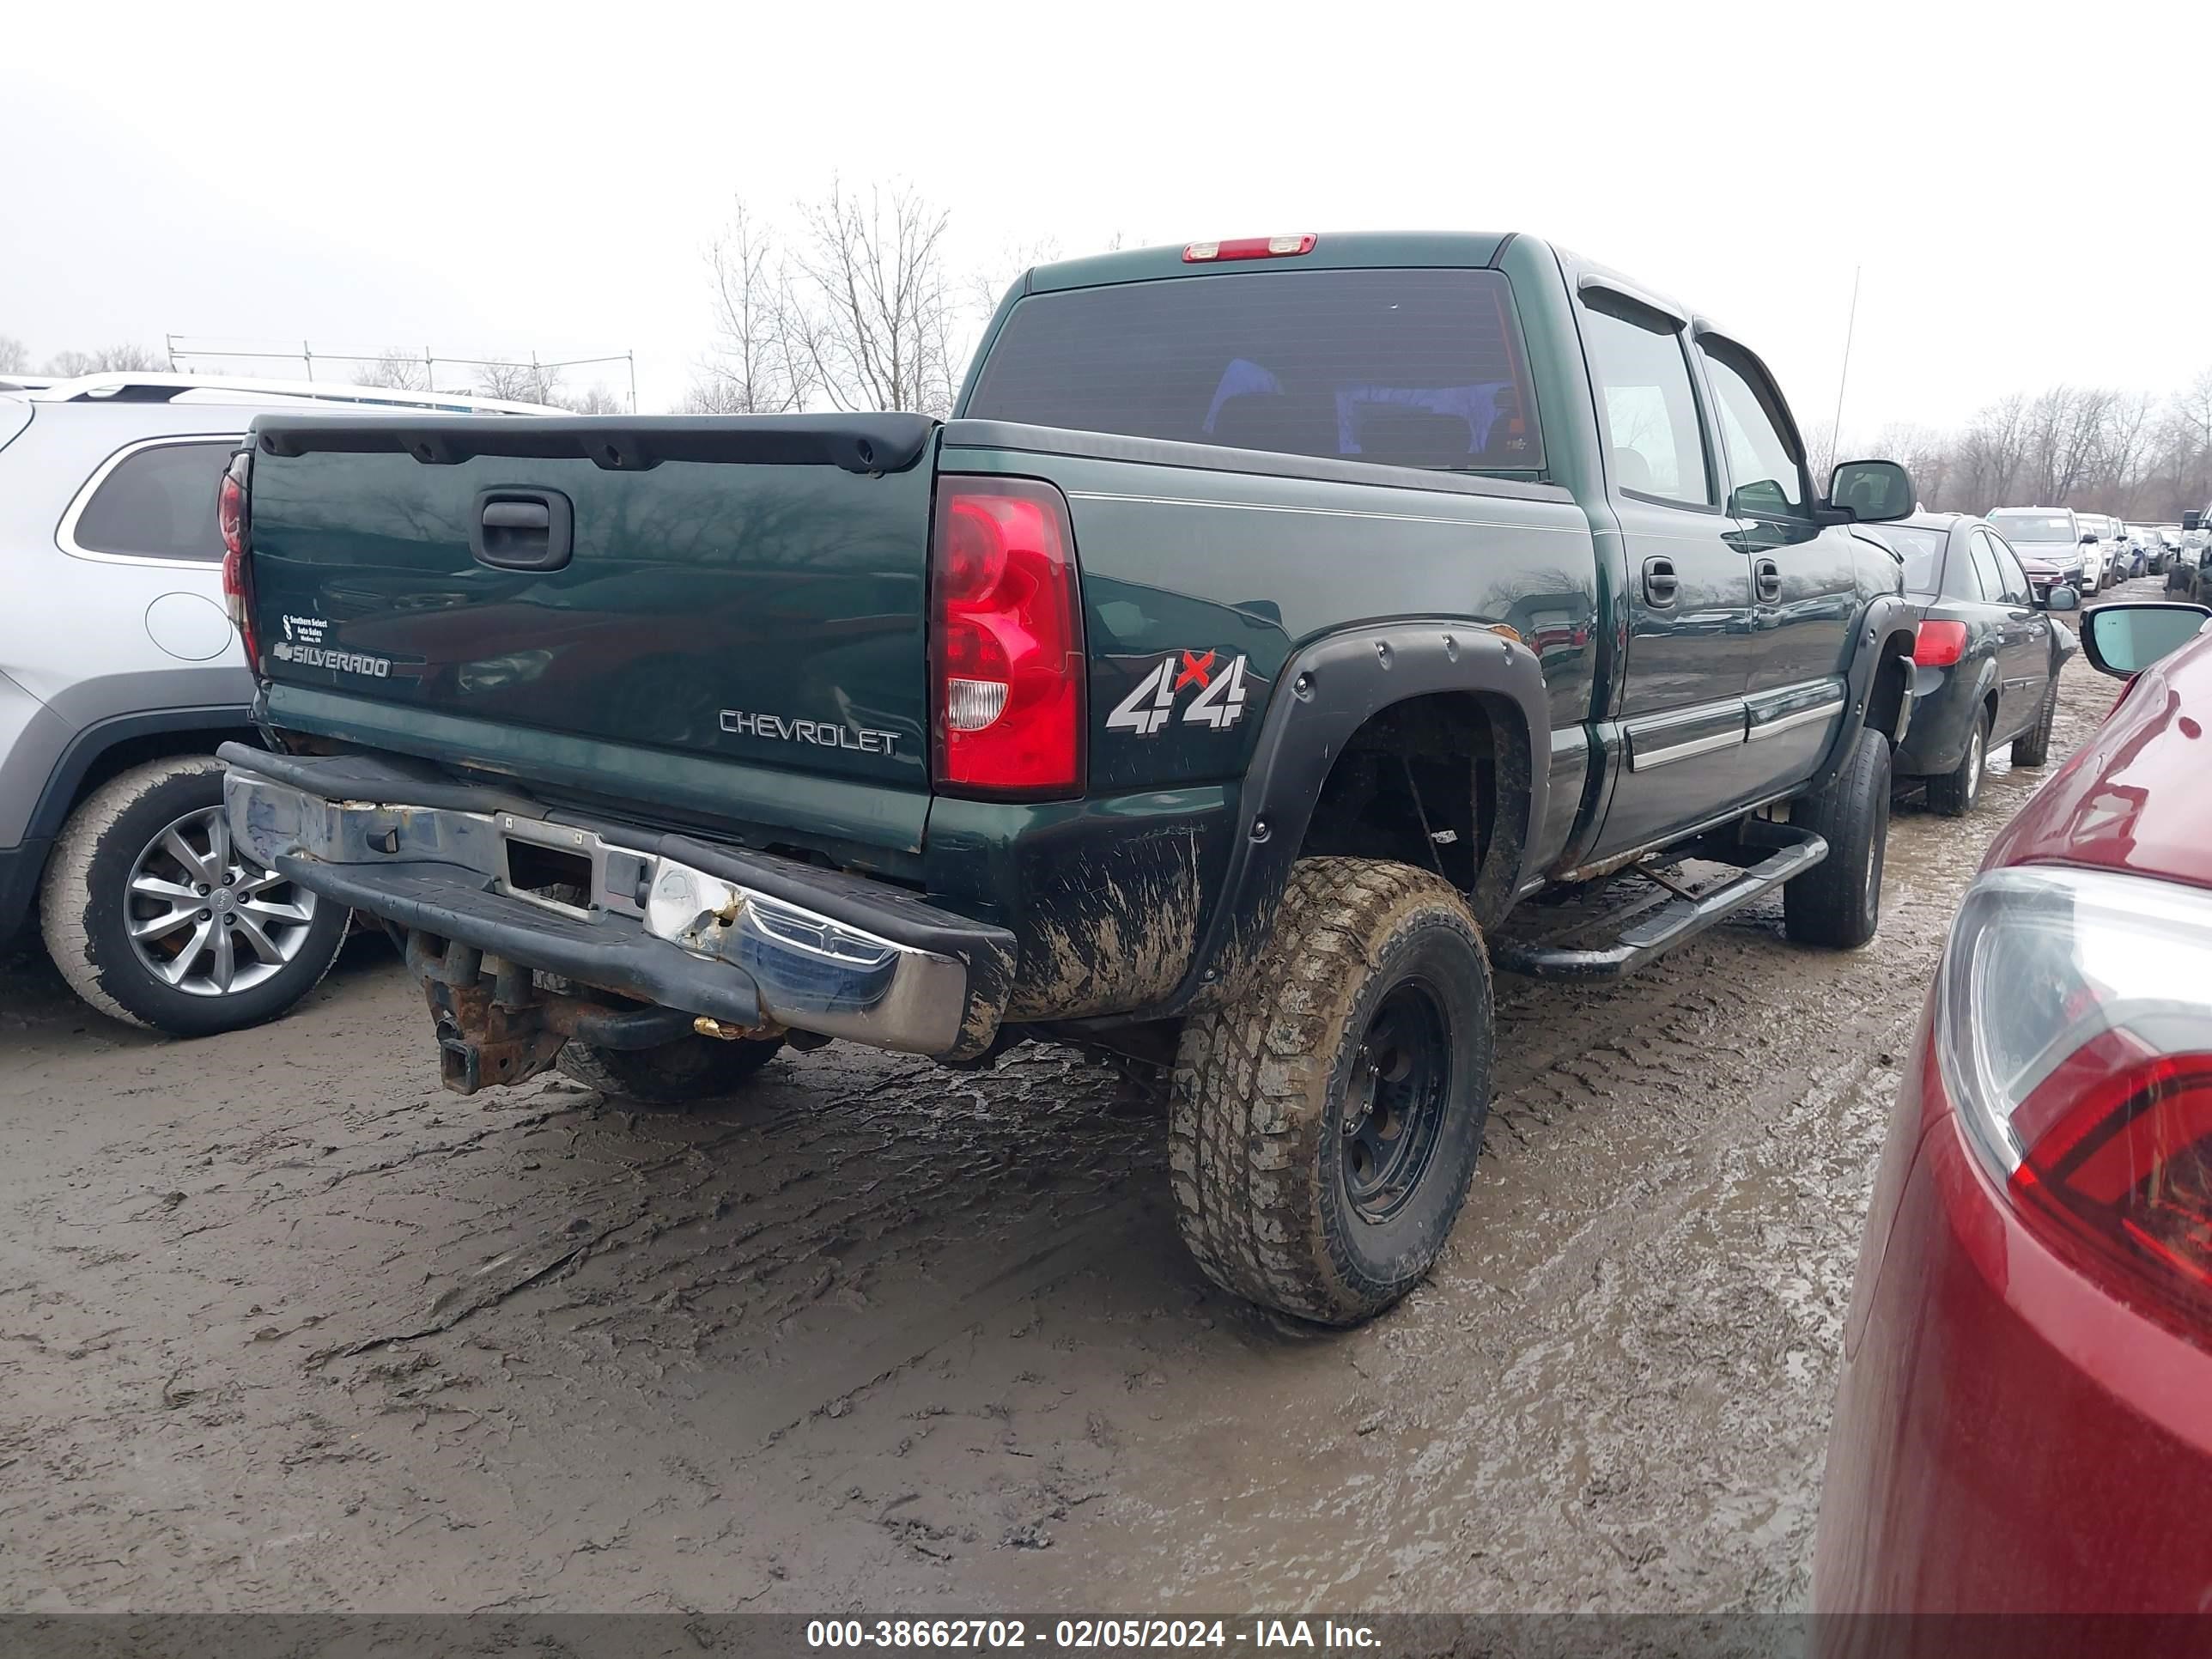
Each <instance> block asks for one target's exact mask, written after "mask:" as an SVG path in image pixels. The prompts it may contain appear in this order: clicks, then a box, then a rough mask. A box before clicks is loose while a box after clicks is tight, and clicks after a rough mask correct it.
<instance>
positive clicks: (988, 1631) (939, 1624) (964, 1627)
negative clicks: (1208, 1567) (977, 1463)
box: [806, 1619, 1381, 1652]
mask: <svg viewBox="0 0 2212 1659" xmlns="http://www.w3.org/2000/svg"><path fill="white" fill-rule="evenodd" d="M1380 1639H1381V1638H1379V1637H1378V1636H1377V1635H1376V1632H1374V1631H1373V1630H1372V1629H1371V1628H1370V1627H1369V1626H1365V1625H1363V1624H1358V1623H1340V1622H1339V1621H1337V1620H1333V1619H1254V1620H1249V1622H1248V1623H1245V1624H1243V1625H1240V1626H1232V1625H1231V1624H1230V1623H1229V1622H1228V1621H1227V1620H1220V1619H1059V1620H1053V1621H1051V1623H1050V1624H1049V1625H1048V1624H1047V1623H1046V1621H1044V1620H1034V1621H1032V1620H1026V1619H878V1620H860V1619H817V1620H810V1621H809V1622H808V1624H807V1626H806V1645H807V1646H808V1647H809V1648H812V1649H832V1650H834V1649H839V1648H946V1649H960V1648H967V1649H970V1650H981V1651H986V1652H992V1651H1005V1650H1013V1649H1025V1648H1030V1647H1038V1648H1058V1649H1067V1650H1090V1649H1094V1648H1226V1647H1229V1646H1231V1645H1239V1646H1245V1647H1253V1648H1331V1649H1344V1648H1361V1649H1372V1648H1375V1647H1376V1646H1378V1645H1379V1644H1380Z"/></svg>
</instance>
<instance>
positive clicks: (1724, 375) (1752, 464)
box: [1705, 340, 1805, 519]
mask: <svg viewBox="0 0 2212 1659" xmlns="http://www.w3.org/2000/svg"><path fill="white" fill-rule="evenodd" d="M1705 368H1706V370H1707V371H1708V372H1707V379H1708V380H1710V381H1711V384H1712V388H1713V404H1714V412H1715V416H1716V423H1717V425H1718V426H1719V428H1720V429H1721V443H1722V445H1723V447H1724V448H1725V449H1726V451H1727V453H1728V463H1729V472H1730V473H1732V474H1733V475H1734V476H1735V497H1734V503H1733V504H1734V507H1735V511H1737V512H1739V513H1743V514H1744V515H1745V516H1746V517H1748V518H1754V519H1802V518H1803V517H1804V516H1805V470H1804V468H1802V466H1800V465H1798V464H1797V458H1796V455H1795V454H1793V453H1791V450H1790V445H1789V442H1788V441H1787V440H1785V439H1784V437H1783V435H1782V430H1783V422H1782V420H1781V417H1780V416H1779V414H1778V410H1779V408H1780V399H1779V396H1778V393H1776V392H1775V391H1774V389H1773V387H1772V386H1771V385H1769V384H1768V382H1767V380H1766V377H1765V375H1764V374H1759V372H1758V370H1757V369H1756V368H1753V365H1752V363H1751V362H1750V361H1749V359H1747V358H1746V359H1741V360H1739V359H1738V358H1737V356H1736V354H1735V352H1733V351H1731V350H1730V349H1729V346H1728V343H1727V342H1726V341H1723V340H1711V341H1708V342H1706V343H1705Z"/></svg>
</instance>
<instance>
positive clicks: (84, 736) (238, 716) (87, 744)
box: [24, 703, 253, 840]
mask: <svg viewBox="0 0 2212 1659" xmlns="http://www.w3.org/2000/svg"><path fill="white" fill-rule="evenodd" d="M252 729H253V714H252V710H251V709H250V708H246V707H245V706H244V705H242V704H232V703H216V704H210V705H204V706H202V707H199V708H162V709H156V710H154V711H153V712H151V713H148V714H118V715H116V716H115V717H113V718H112V719H110V720H95V721H94V723H93V724H92V725H90V726H86V727H85V728H84V729H83V730H82V732H78V733H77V734H76V736H75V737H74V738H70V744H69V747H68V748H66V749H64V750H63V751H62V754H61V758H60V759H59V760H58V761H57V762H56V763H54V769H53V771H52V773H51V774H50V775H48V777H47V779H46V787H44V788H43V789H41V790H40V792H39V800H38V805H35V806H33V808H32V809H31V818H30V823H29V827H28V828H27V829H26V830H25V831H24V838H25V839H26V840H30V839H33V838H36V839H40V840H52V838H53V837H54V836H58V835H59V834H61V832H62V825H63V824H64V823H67V822H68V821H69V815H70V813H71V812H72V811H75V810H76V803H77V797H78V796H79V795H80V794H82V793H83V791H84V782H85V779H86V778H87V777H88V776H89V775H91V773H92V770H93V769H94V767H95V766H96V765H98V764H99V763H100V760H101V758H102V757H105V756H106V754H107V753H108V752H109V751H110V750H113V749H115V748H117V747H118V745H120V744H125V743H130V742H133V741H135V740H136V739H137V738H166V737H179V738H181V737H184V736H185V735H186V734H188V733H191V734H198V733H202V732H205V733H210V734H214V733H218V732H250V731H252ZM215 751H216V743H215V742H213V741H211V742H210V743H209V744H208V746H207V752H208V753H209V754H210V755H213V754H214V753H215Z"/></svg>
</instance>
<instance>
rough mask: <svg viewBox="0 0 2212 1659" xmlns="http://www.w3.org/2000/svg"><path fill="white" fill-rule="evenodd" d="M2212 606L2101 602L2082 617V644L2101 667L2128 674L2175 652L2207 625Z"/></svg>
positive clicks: (2108, 671) (2123, 675)
mask: <svg viewBox="0 0 2212 1659" xmlns="http://www.w3.org/2000/svg"><path fill="white" fill-rule="evenodd" d="M2208 622H2212V606H2208V605H2166V604H2160V603H2157V602H2155V601H2146V602H2144V603H2142V604H2140V605H2099V606H2098V607H2097V608H2096V609H2095V610H2094V611H2090V612H2088V613H2087V615H2086V616H2084V617H2082V618H2081V648H2082V649H2083V650H2084V651H2087V653H2089V661H2090V664H2091V665H2092V666H2093V667H2094V668H2095V669H2096V670H2097V671H2099V672H2100V673H2104V674H2111V675H2114V676H2116V677H2117V678H2120V679H2126V678H2129V677H2130V675H2135V674H2140V673H2142V671H2143V670H2144V669H2146V668H2148V667H2149V666H2150V665H2152V664H2153V663H2154V662H2156V661H2157V660H2158V659H2160V658H2161V657H2164V656H2168V655H2171V654H2172V653H2173V652H2176V651H2179V649H2180V648H2181V647H2183V646H2185V645H2186V644H2188V643H2189V641H2191V640H2193V639H2195V638H2196V637H2197V635H2199V634H2201V633H2203V631H2204V625H2205V623H2208Z"/></svg>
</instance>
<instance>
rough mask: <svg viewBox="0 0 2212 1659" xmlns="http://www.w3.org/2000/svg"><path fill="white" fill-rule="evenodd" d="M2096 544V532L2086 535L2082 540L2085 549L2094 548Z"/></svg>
mask: <svg viewBox="0 0 2212 1659" xmlns="http://www.w3.org/2000/svg"><path fill="white" fill-rule="evenodd" d="M2096 544H2097V532H2095V531H2091V532H2089V533H2088V534H2087V535H2086V536H2084V537H2082V538H2081V545H2082V546H2084V547H2094V546H2095V545H2096Z"/></svg>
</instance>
